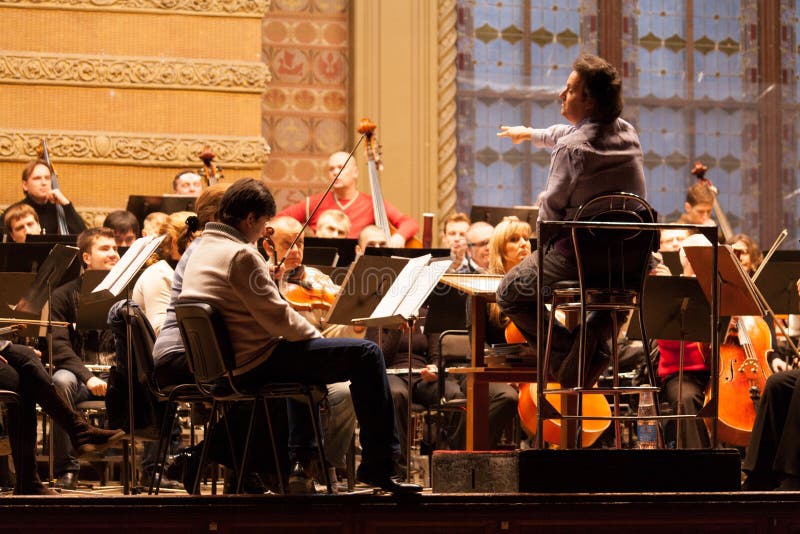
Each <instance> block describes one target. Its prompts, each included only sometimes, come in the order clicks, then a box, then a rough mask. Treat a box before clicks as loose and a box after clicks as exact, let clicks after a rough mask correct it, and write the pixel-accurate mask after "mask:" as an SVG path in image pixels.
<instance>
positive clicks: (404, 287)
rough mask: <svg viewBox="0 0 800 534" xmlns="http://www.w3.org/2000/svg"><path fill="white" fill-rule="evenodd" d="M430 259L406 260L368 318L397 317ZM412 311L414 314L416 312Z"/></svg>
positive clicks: (424, 257)
mask: <svg viewBox="0 0 800 534" xmlns="http://www.w3.org/2000/svg"><path fill="white" fill-rule="evenodd" d="M430 259H431V255H430V254H426V255H425V256H420V257H419V258H414V259H411V260H408V263H406V265H405V267H403V270H402V271H400V274H398V275H397V279H396V280H395V281H394V283H393V284H392V286H391V287H390V288H389V291H387V292H386V295H385V296H384V297H383V299H381V301H380V303H378V305H377V306H376V307H375V309H374V310H373V311H372V315H370V318H373V319H374V318H378V317H391V316H393V315H397V314H398V310H399V308H400V305H401V304H402V303H403V301H404V300H405V297H406V296H407V294H408V293H409V292H410V291H411V290H412V289H413V288H414V287H415V284H416V283H417V279H418V278H420V277H421V275H422V270H423V269H424V268H425V265H426V264H427V263H428V261H430ZM420 304H421V303H420ZM418 307H419V306H418ZM414 311H415V312H416V310H414ZM412 315H413V314H412ZM406 317H408V316H406Z"/></svg>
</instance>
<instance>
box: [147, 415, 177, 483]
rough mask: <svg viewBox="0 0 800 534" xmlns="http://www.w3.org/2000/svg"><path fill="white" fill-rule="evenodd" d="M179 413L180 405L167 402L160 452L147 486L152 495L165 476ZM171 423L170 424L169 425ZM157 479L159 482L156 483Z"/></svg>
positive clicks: (160, 434) (162, 424)
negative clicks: (173, 429) (173, 431)
mask: <svg viewBox="0 0 800 534" xmlns="http://www.w3.org/2000/svg"><path fill="white" fill-rule="evenodd" d="M177 413H178V405H177V404H176V403H174V402H167V408H166V410H165V411H164V417H163V418H162V420H161V432H160V433H159V435H158V452H157V453H156V465H154V466H153V473H152V475H151V477H150V487H148V488H147V494H148V495H152V494H153V490H154V488H155V494H156V495H158V491H159V489H160V488H161V479H162V478H163V476H164V464H166V462H167V455H168V454H169V442H170V439H171V438H172V427H173V426H174V425H175V416H176V414H177ZM168 425H169V426H168ZM156 479H157V480H158V484H156Z"/></svg>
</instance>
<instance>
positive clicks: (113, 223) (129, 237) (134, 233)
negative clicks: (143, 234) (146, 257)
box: [103, 210, 139, 247]
mask: <svg viewBox="0 0 800 534" xmlns="http://www.w3.org/2000/svg"><path fill="white" fill-rule="evenodd" d="M103 227H104V228H110V229H111V230H113V231H114V241H115V242H116V244H117V246H118V247H129V246H131V245H132V244H133V242H134V241H136V239H137V238H138V237H139V220H138V219H137V218H136V215H134V214H133V213H131V212H129V211H125V210H116V211H112V212H111V213H109V214H108V216H107V217H106V219H105V220H104V221H103Z"/></svg>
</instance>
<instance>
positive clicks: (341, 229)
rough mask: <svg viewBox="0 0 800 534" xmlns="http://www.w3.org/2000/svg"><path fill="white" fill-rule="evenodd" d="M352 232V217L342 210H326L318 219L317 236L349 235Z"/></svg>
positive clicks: (338, 236)
mask: <svg viewBox="0 0 800 534" xmlns="http://www.w3.org/2000/svg"><path fill="white" fill-rule="evenodd" d="M349 233H350V217H348V216H347V214H346V213H345V212H343V211H342V210H325V211H323V212H322V213H320V214H319V219H317V231H316V232H315V233H314V235H315V236H316V237H335V238H342V237H347V235H348V234H349Z"/></svg>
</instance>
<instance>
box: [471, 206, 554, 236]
mask: <svg viewBox="0 0 800 534" xmlns="http://www.w3.org/2000/svg"><path fill="white" fill-rule="evenodd" d="M505 217H516V218H517V219H519V220H520V221H522V222H526V223H528V224H529V225H530V226H531V231H532V232H533V234H532V235H535V234H536V221H537V219H538V218H539V208H534V207H524V206H517V207H513V208H505V207H502V206H472V210H470V212H469V218H470V220H471V221H472V222H474V223H475V222H478V221H483V222H487V223H489V224H491V225H492V226H497V224H498V223H500V222H502V220H503V219H504V218H505Z"/></svg>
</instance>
